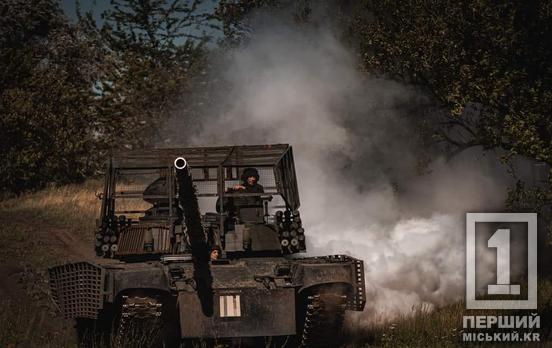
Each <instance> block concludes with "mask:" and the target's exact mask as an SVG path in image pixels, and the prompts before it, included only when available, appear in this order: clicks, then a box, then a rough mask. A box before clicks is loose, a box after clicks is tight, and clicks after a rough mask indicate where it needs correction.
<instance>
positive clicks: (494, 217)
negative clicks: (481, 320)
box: [466, 213, 537, 309]
mask: <svg viewBox="0 0 552 348" xmlns="http://www.w3.org/2000/svg"><path fill="white" fill-rule="evenodd" d="M493 222H494V223H496V222H500V223H514V222H516V223H519V222H524V223H526V224H527V248H528V250H527V299H519V300H499V299H492V296H494V295H518V296H519V295H520V293H521V291H520V288H521V286H520V284H511V283H510V282H511V279H510V276H511V274H510V263H511V260H510V256H511V255H510V251H511V250H510V249H511V244H510V233H511V230H510V229H507V228H501V229H498V230H496V231H495V232H494V233H493V235H492V236H491V237H490V238H489V239H488V240H487V247H488V248H496V284H488V285H487V286H486V290H487V292H486V294H487V295H489V297H491V299H485V300H478V299H476V297H475V294H476V282H475V278H476V277H475V274H476V268H475V266H476V264H477V263H476V260H475V259H476V253H475V249H476V238H475V234H476V228H475V227H476V223H493ZM480 289H481V288H480ZM466 308H468V309H536V308H537V214H534V213H467V214H466Z"/></svg>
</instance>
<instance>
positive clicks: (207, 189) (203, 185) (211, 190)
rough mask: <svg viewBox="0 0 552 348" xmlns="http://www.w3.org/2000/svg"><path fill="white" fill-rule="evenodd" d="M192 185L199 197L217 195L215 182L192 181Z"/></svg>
mask: <svg viewBox="0 0 552 348" xmlns="http://www.w3.org/2000/svg"><path fill="white" fill-rule="evenodd" d="M194 185H195V187H196V190H197V194H198V195H199V196H201V195H216V194H217V182H216V181H194Z"/></svg>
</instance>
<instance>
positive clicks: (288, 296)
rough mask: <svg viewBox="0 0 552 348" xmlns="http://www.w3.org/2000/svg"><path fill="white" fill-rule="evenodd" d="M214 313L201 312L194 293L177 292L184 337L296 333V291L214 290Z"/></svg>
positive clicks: (291, 289) (289, 289) (288, 289)
mask: <svg viewBox="0 0 552 348" xmlns="http://www.w3.org/2000/svg"><path fill="white" fill-rule="evenodd" d="M213 296H214V298H213V311H212V312H213V315H212V316H211V317H208V316H206V315H204V314H203V312H202V310H201V304H200V302H199V298H198V296H197V294H196V293H194V292H185V291H182V292H180V293H179V295H178V306H179V311H180V329H181V335H182V337H183V338H191V337H212V338H217V337H254V336H282V335H294V334H295V330H296V328H295V290H294V289H293V288H287V289H273V290H268V289H252V288H246V289H236V290H217V291H215V292H214V293H213Z"/></svg>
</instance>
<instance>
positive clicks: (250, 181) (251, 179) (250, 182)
mask: <svg viewBox="0 0 552 348" xmlns="http://www.w3.org/2000/svg"><path fill="white" fill-rule="evenodd" d="M256 182H257V179H255V177H254V176H249V177H247V184H248V185H250V186H253V185H255V183H256Z"/></svg>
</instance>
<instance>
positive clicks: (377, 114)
mask: <svg viewBox="0 0 552 348" xmlns="http://www.w3.org/2000/svg"><path fill="white" fill-rule="evenodd" d="M223 61H224V63H223V64H221V66H220V71H219V73H220V74H222V78H221V80H220V81H221V83H220V84H219V85H218V86H219V87H218V88H220V90H219V91H218V92H219V94H220V98H219V99H218V100H215V101H214V102H213V104H212V110H211V116H209V117H206V118H204V119H203V121H202V129H203V130H202V131H201V133H200V134H198V135H197V136H195V137H194V139H193V140H192V142H193V143H194V144H197V145H228V144H268V143H289V144H292V145H293V148H294V154H295V160H296V166H297V173H298V181H299V193H300V197H301V214H302V219H303V221H304V226H305V228H306V233H307V239H308V245H307V246H308V249H309V253H310V254H311V255H322V254H338V253H346V254H350V255H352V256H355V257H358V258H361V259H363V260H365V266H366V281H367V292H368V303H367V306H366V310H365V312H364V314H363V317H364V318H370V317H374V316H380V317H381V316H382V315H385V316H389V315H393V314H397V313H405V312H408V311H409V310H411V309H412V308H413V306H419V305H428V306H434V305H442V304H445V303H447V302H448V301H453V300H456V299H459V298H461V295H462V294H463V289H464V272H465V268H464V259H465V256H464V255H465V246H464V240H465V237H464V234H465V232H464V222H463V221H464V220H463V219H464V216H465V215H464V214H465V212H468V211H477V210H486V211H488V210H491V209H492V208H494V207H496V206H498V205H500V204H501V202H502V201H503V200H504V192H503V191H501V190H499V189H497V188H500V187H502V188H503V187H504V181H503V180H504V179H503V178H504V177H505V175H502V176H501V175H499V174H498V173H496V170H495V169H494V168H493V167H492V166H489V165H488V163H490V161H489V160H488V157H485V156H483V155H482V154H481V153H480V152H473V151H472V152H468V153H464V154H462V156H460V157H459V158H457V159H455V160H453V161H449V162H447V161H444V160H441V159H438V158H437V159H435V160H434V161H433V164H432V166H431V172H430V173H426V174H424V175H420V174H419V173H418V172H417V170H416V164H417V158H418V157H419V156H418V155H419V153H418V151H420V150H419V149H418V148H417V146H416V136H415V135H416V134H417V131H416V129H414V126H413V124H414V123H413V122H412V120H411V118H412V114H411V113H412V112H418V113H419V110H418V111H416V106H419V105H422V104H424V103H426V100H425V98H424V97H423V95H422V94H420V93H419V92H417V91H416V90H415V89H414V88H411V87H407V86H404V85H401V84H399V83H396V82H393V81H390V80H386V79H380V78H373V77H369V76H368V75H367V74H366V73H361V72H359V70H358V69H357V57H355V56H354V55H352V54H351V52H350V51H348V50H347V49H346V48H345V47H344V46H343V45H342V44H341V43H340V41H339V40H337V39H336V38H335V37H334V36H333V35H332V33H331V32H329V31H326V30H323V29H308V28H305V27H303V28H302V29H301V30H300V31H299V30H293V29H290V27H289V26H279V25H271V26H270V27H269V28H265V29H257V30H256V31H255V33H254V34H253V36H252V37H251V40H250V42H249V43H248V44H247V45H246V46H245V47H243V48H242V49H240V50H237V51H234V52H232V54H231V56H230V57H226V59H224V60H223ZM216 86H217V85H215V87H216ZM423 116H424V115H423V114H418V116H417V117H423ZM499 178H502V179H499Z"/></svg>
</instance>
